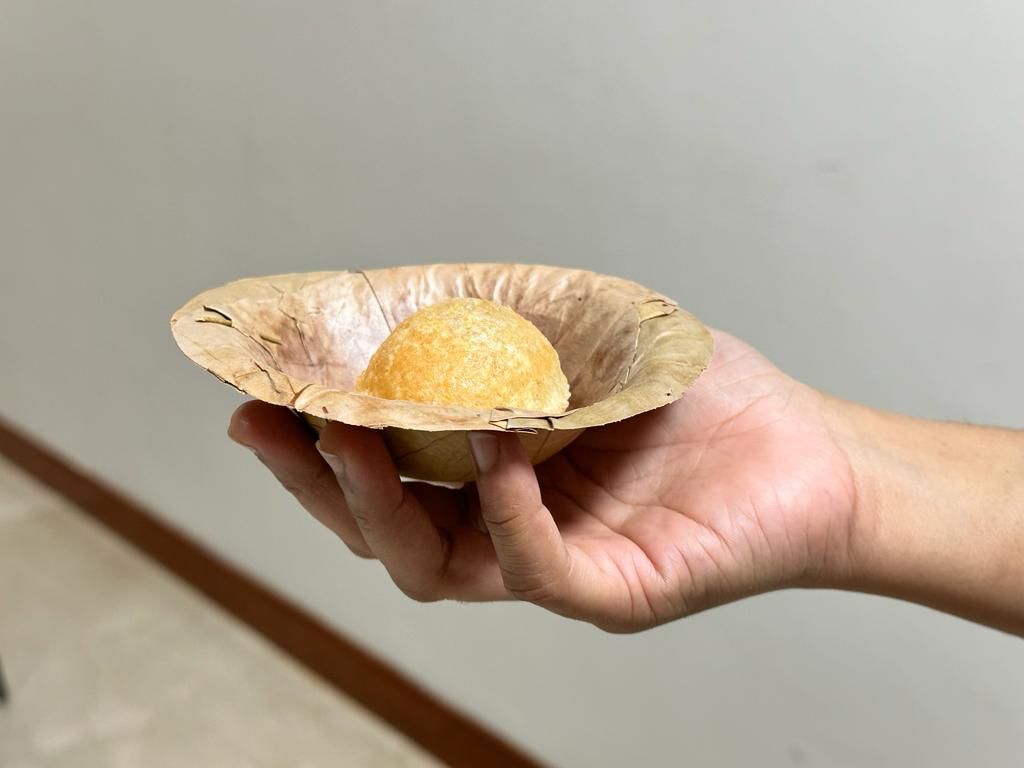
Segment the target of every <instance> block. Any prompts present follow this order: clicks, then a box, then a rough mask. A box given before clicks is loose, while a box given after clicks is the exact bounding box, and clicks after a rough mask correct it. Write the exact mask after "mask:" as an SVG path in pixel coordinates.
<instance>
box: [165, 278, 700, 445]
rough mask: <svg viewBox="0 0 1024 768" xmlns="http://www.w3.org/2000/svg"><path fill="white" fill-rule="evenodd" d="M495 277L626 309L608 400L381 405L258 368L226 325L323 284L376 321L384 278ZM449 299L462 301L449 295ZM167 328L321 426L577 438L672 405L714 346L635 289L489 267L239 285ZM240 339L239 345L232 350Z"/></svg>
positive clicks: (226, 373)
mask: <svg viewBox="0 0 1024 768" xmlns="http://www.w3.org/2000/svg"><path fill="white" fill-rule="evenodd" d="M496 272H497V273H499V274H501V275H502V277H503V278H504V279H517V278H524V279H525V276H527V275H528V274H530V273H534V274H536V273H543V274H544V275H545V276H547V277H550V278H553V279H556V278H565V277H571V278H573V279H581V280H585V281H590V282H592V283H594V284H595V285H600V286H601V288H602V290H601V296H602V297H603V298H604V299H605V300H609V299H614V300H616V301H621V302H622V306H623V307H625V306H626V305H627V304H631V305H633V306H634V307H635V311H636V320H635V323H636V343H635V345H634V353H633V360H632V361H631V363H630V364H629V366H627V368H626V373H625V379H624V380H622V381H619V382H617V383H616V384H615V385H614V388H613V389H614V391H613V392H612V394H610V395H609V396H607V397H605V398H603V399H601V400H598V401H597V402H594V403H590V404H588V405H582V406H579V407H577V408H573V409H570V410H568V411H566V412H564V413H558V414H551V413H539V412H534V411H525V410H520V409H514V408H492V409H473V408H464V407H459V406H442V405H432V404H427V403H416V402H410V401H403V400H385V399H383V398H378V397H373V396H371V395H366V394H361V393H358V392H353V391H349V390H344V389H339V388H335V387H327V386H324V385H322V384H319V383H317V382H310V381H302V380H300V379H298V378H296V377H295V376H292V375H289V374H287V373H285V372H284V371H281V370H278V369H277V368H275V367H273V366H268V365H264V364H261V363H260V362H259V361H258V360H257V359H256V358H255V357H253V356H252V354H246V353H245V350H244V347H245V344H247V343H253V342H255V343H256V344H259V345H260V346H263V342H261V340H260V339H254V338H253V336H252V335H251V334H249V333H247V332H246V331H245V330H244V329H242V328H240V327H238V326H237V325H235V323H234V320H233V318H232V317H231V311H230V307H231V305H232V304H233V303H234V302H237V301H240V300H243V299H245V300H253V299H264V298H265V299H271V298H275V297H278V298H279V297H280V296H281V295H283V294H287V293H289V292H297V291H301V290H303V289H304V288H307V287H309V286H311V285H314V284H316V283H319V282H321V281H324V280H333V279H339V278H342V277H344V276H352V278H354V279H361V280H365V281H366V282H367V284H368V285H369V287H370V289H371V293H372V294H373V297H374V298H375V299H377V302H378V309H379V311H381V313H382V314H386V313H385V309H384V307H383V306H381V305H380V299H379V298H377V294H376V291H374V290H373V286H374V281H375V280H376V281H378V283H379V281H380V280H381V279H382V278H385V277H386V279H392V280H393V279H396V278H400V277H401V276H402V275H403V274H407V275H409V276H412V275H416V276H417V277H418V278H424V277H425V279H431V280H437V281H440V283H441V284H442V285H445V287H446V288H447V287H448V286H447V284H446V282H445V281H446V280H452V281H453V282H452V283H451V285H452V286H456V282H455V281H456V280H457V279H459V277H460V276H469V277H473V276H475V275H477V274H481V275H482V274H488V275H492V274H494V273H496ZM457 287H458V290H461V291H465V290H467V289H466V285H465V283H462V284H459V285H458V286H457ZM450 295H452V296H456V295H472V294H462V293H459V292H455V293H451V294H450ZM484 298H486V297H484ZM513 309H515V307H513ZM170 324H171V332H172V334H173V336H174V340H175V342H176V343H177V345H178V347H179V348H180V349H181V351H182V352H183V353H184V354H185V355H186V356H187V357H188V358H189V359H190V360H192V361H193V362H194V363H196V364H197V365H199V366H200V367H201V368H204V369H205V370H207V371H208V372H210V373H211V374H213V375H214V376H216V377H217V378H218V379H220V380H221V381H223V382H225V383H227V384H229V385H230V386H232V387H234V388H235V389H237V390H239V391H240V392H243V393H244V394H247V395H249V396H251V397H253V398H256V399H258V400H263V401H265V402H268V403H272V404H275V405H281V406H285V407H288V408H291V409H292V410H294V411H297V412H300V413H303V414H306V415H308V416H312V417H315V418H319V419H324V420H326V421H340V422H344V423H347V424H353V425H357V426H366V427H373V428H385V427H394V428H399V429H412V430H421V431H431V432H433V431H468V430H497V431H526V432H535V431H546V430H579V429H585V428H588V427H593V426H600V425H603V424H609V423H612V422H616V421H621V420H623V419H627V418H630V417H631V416H635V415H638V414H640V413H644V412H646V411H649V410H653V409H655V408H658V407H661V406H664V405H668V404H669V403H672V402H674V401H676V400H678V399H679V398H680V397H682V396H683V394H684V393H685V392H686V391H687V390H688V389H689V388H690V386H691V385H692V384H693V382H694V381H696V379H697V377H698V376H700V374H701V373H702V372H703V371H704V370H705V369H706V368H707V366H708V364H709V363H710V360H711V355H712V352H713V346H714V341H713V338H712V336H711V333H710V331H709V330H708V329H707V328H706V327H705V326H704V325H703V324H702V323H701V322H700V321H699V320H698V319H697V318H696V317H695V316H694V315H693V314H691V313H690V312H687V311H686V310H684V309H682V308H681V307H680V306H679V305H678V304H677V303H676V302H674V301H673V300H671V299H669V298H667V297H666V296H664V295H662V294H660V293H657V292H655V291H653V290H651V289H649V288H646V287H645V286H643V285H640V284H639V283H635V282H633V281H630V280H626V279H624V278H620V277H615V276H612V275H605V274H601V273H598V272H593V271H590V270H584V269H573V268H569V267H554V266H548V265H544V264H517V263H498V262H495V263H490V262H484V263H438V264H427V265H409V266H399V267H386V268H380V269H368V270H336V271H318V272H298V273H283V274H274V275H266V276H258V277H246V278H242V279H239V280H233V281H231V282H229V283H226V284H223V285H220V286H217V287H214V288H210V289H208V290H205V291H202V292H201V293H199V294H197V295H196V296H194V297H193V298H192V299H190V300H189V301H188V302H186V303H185V304H184V305H182V306H181V307H180V308H179V309H178V310H177V311H175V312H174V314H173V315H172V317H171V321H170ZM389 327H390V324H389ZM224 328H228V329H231V330H232V331H237V332H238V333H239V334H240V337H239V338H238V340H237V343H231V342H226V341H225V337H224V331H223V329H224ZM227 338H228V339H230V338H232V337H231V336H228V337H227ZM242 338H244V339H247V340H248V341H247V342H242ZM264 340H266V339H265V337H264ZM264 349H266V347H265V346H264Z"/></svg>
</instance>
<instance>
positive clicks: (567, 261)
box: [0, 0, 1024, 766]
mask: <svg viewBox="0 0 1024 768" xmlns="http://www.w3.org/2000/svg"><path fill="white" fill-rule="evenodd" d="M1022 28H1024V6H1022V5H1021V4H1020V3H1015V2H1003V3H1000V2H976V3H969V4H968V3H960V2H936V1H935V0H932V1H931V2H861V3H831V4H826V3H822V2H810V1H809V0H808V1H806V2H797V1H796V0H788V1H786V2H771V3H769V2H752V1H748V2H732V3H716V2H710V1H707V2H664V3H657V2H638V3H621V2H616V3H612V2H594V1H593V0H591V1H590V2H554V3H542V2H530V1H524V2H487V1H483V0H472V1H470V0H462V1H460V2H452V1H441V0H433V1H432V2H412V1H411V0H410V1H409V2H382V1H381V0H372V1H370V0H365V1H363V2H354V1H351V0H350V1H346V2H313V1H307V2H302V3H284V2H269V1H265V2H251V1H250V2H241V1H239V2H226V1H223V0H221V1H217V2H207V1H205V0H204V1H203V2H197V1H193V0H190V1H189V2H173V3H172V2H151V3H138V2H134V1H132V2H115V1H113V0H104V1H103V2H81V3H79V2H60V3H58V2H39V1H38V0H0V254H2V256H0V259H2V261H0V270H2V272H0V276H2V279H0V369H2V375H0V410H2V413H3V414H4V416H6V417H9V418H13V419H14V420H15V421H17V422H18V423H20V424H21V425H23V426H25V427H27V428H30V429H31V430H33V431H34V432H35V433H37V434H39V435H41V436H42V437H44V438H45V439H46V440H48V441H50V442H51V443H52V444H53V445H55V446H57V447H59V448H60V449H62V450H63V451H65V452H66V453H68V454H69V455H70V456H72V457H74V458H75V459H76V460H77V461H79V462H81V463H82V464H83V465H85V466H87V467H88V468H90V469H92V470H95V471H98V472H99V473H100V474H101V475H103V476H105V477H108V478H110V479H112V480H114V481H115V482H117V483H118V484H120V485H121V486H123V487H124V488H126V489H128V490H129V491H130V492H131V493H133V494H134V495H136V496H137V497H139V498H141V499H142V500H144V501H145V502H146V503H147V504H149V505H150V506H151V507H153V508H154V509H156V511H157V512H158V513H159V514H161V515H162V516H164V517H165V518H166V519H168V520H171V521H173V522H174V523H176V524H177V525H180V526H182V527H183V528H185V529H187V530H188V531H189V532H191V533H192V534H194V535H196V536H198V537H200V538H201V539H202V540H203V541H204V542H206V543H207V544H209V545H211V546H212V547H213V548H215V549H216V550H217V551H219V552H221V553H222V554H224V555H225V556H227V557H229V558H230V559H231V560H233V561H235V562H237V563H239V564H241V565H243V566H244V567H246V568H247V569H249V570H250V571H252V572H253V573H255V574H257V575H258V576H259V577H261V578H263V579H265V580H267V581H268V582H270V583H272V584H273V585H275V586H276V587H277V588H279V589H280V590H282V591H284V592H286V593H287V594H289V595H291V596H292V597H294V598H296V599H297V600H299V601H301V602H302V603H304V604H305V605H307V606H309V607H310V608H311V609H312V610H314V611H316V612H317V613H318V614H320V615H322V616H323V617H325V618H327V619H328V620H329V621H331V622H332V623H334V624H335V625H337V626H338V627H340V628H342V629H343V630H344V631H345V632H347V633H349V634H350V635H352V636H354V637H356V638H358V639H359V640H360V641H361V642H363V643H365V644H367V645H368V646H370V647H371V648H372V649H374V651H376V652H377V653H379V654H381V655H383V656H385V657H386V658H388V659H389V660H391V661H392V662H394V663H395V664H397V665H398V666H400V667H401V668H403V669H404V670H406V671H408V672H409V673H410V674H412V675H414V676H415V677H416V678H417V679H419V680H420V681H422V682H424V683H425V684H426V685H428V686H429V687H430V688H431V689H433V690H434V691H436V692H438V693H439V694H440V695H442V696H443V697H445V698H446V699H449V700H450V701H452V702H454V703H456V704H457V705H458V706H460V707H461V708H463V709H465V710H467V711H469V712H471V713H472V714H474V715H475V716H477V717H479V718H481V719H482V720H484V721H486V722H487V723H489V724H490V725H492V726H493V727H494V728H496V729H497V730H499V731H501V732H503V733H505V734H507V735H508V736H509V737H510V738H512V739H514V740H515V741H516V742H517V743H519V744H522V745H524V746H526V747H527V748H529V749H531V750H533V751H534V752H536V753H537V754H538V755H540V756H542V757H544V758H546V759H547V760H549V761H551V762H552V763H555V764H558V765H564V766H619V765H626V764H628V765H633V766H664V765H672V764H685V765H701V766H704V765H709V766H751V765H758V766H784V765H800V764H807V765H826V766H853V765H872V766H904V765H910V764H921V765H923V764H928V765H933V766H962V765H968V764H971V765H986V766H1010V765H1019V759H1020V758H1019V756H1020V754H1021V753H1022V751H1024V728H1022V727H1021V726H1022V724H1024V723H1022V721H1024V647H1022V646H1021V644H1020V641H1019V640H1015V639H1012V638H1009V637H1006V636H1003V635H1000V634H998V633H996V632H993V631H990V630H987V629H983V628H979V627H975V626H972V625H969V624H967V623H965V622H961V621H959V620H956V619H952V618H948V617H945V616H941V615H938V614H935V613H932V612H930V611H927V610H925V609H921V608H917V607H914V606H909V605H905V604H901V603H897V602H894V601H888V600H884V599H880V598H871V597H866V596H860V595H849V594H841V593H830V592H817V593H808V592H788V593H780V594H774V595H769V596H764V597H759V598H755V599H751V600H747V601H744V602H742V603H739V604H736V605H733V606H729V607H726V608H722V609H717V610H714V611H711V612H709V613H707V614H704V615H700V616H697V617H694V618H692V619H690V620H687V621H683V622H677V623H675V624H674V625H671V626H667V627H663V628H661V629H658V630H655V631H652V632H648V633H645V634H641V635H637V636H630V637H614V636H607V635H603V634H601V633H599V632H598V631H596V630H593V629H591V628H589V627H587V626H584V625H579V624H575V623H571V622H567V621H564V620H561V619H558V618H554V617H551V616H548V615H545V614H544V613H542V612H541V611H540V610H536V609H533V608H532V607H530V606H525V605H496V606H461V605H455V604H440V605H427V606H424V605H418V604H414V603H412V602H410V601H408V600H407V599H405V598H404V597H403V596H402V595H401V594H400V593H399V592H398V591H397V590H396V589H394V588H393V587H392V586H391V585H390V583H389V582H388V581H387V579H386V578H385V577H384V574H383V572H382V569H381V568H380V567H379V566H378V565H377V564H375V563H367V562H362V561H358V560H356V559H355V558H353V557H351V556H350V555H349V554H348V553H347V551H345V550H344V548H343V547H342V546H341V545H340V544H339V543H337V542H336V541H335V540H333V539H332V538H331V537H330V536H328V535H327V534H325V533H324V532H322V531H321V530H320V529H319V528H317V526H316V525H315V523H314V522H313V521H312V520H310V519H308V518H307V517H306V516H305V515H304V514H302V513H301V512H300V510H299V509H297V507H296V506H295V504H294V503H293V502H292V501H291V500H290V499H289V498H287V497H286V495H285V493H284V492H283V491H281V490H279V489H278V488H277V487H276V486H275V485H274V483H273V481H272V480H271V479H270V478H269V477H268V476H267V475H266V473H265V472H264V471H263V470H262V468H261V467H259V465H258V464H257V463H256V462H255V461H254V460H253V459H252V457H251V456H249V454H248V453H247V452H245V451H242V450H239V449H237V448H236V447H234V446H233V445H231V444H230V443H229V442H228V441H227V439H226V438H225V436H224V429H225V425H226V423H227V418H228V415H229V413H230V411H231V409H232V407H233V406H234V405H235V404H236V403H237V402H238V401H239V398H238V396H237V395H236V394H235V393H233V392H232V391H231V390H230V389H228V388H227V387H224V386H221V385H219V384H218V383H217V382H216V381H215V380H214V379H212V378H210V377H208V376H206V375H203V374H202V373H201V372H200V371H199V370H197V369H195V368H194V367H193V366H191V365H190V364H189V363H188V362H187V361H186V360H185V359H184V358H183V357H181V355H180V354H179V353H178V352H177V350H176V348H175V347H174V346H173V343H172V341H171V337H170V333H169V331H168V327H167V319H168V317H169V315H170V313H171V312H172V310H173V309H175V308H176V307H177V306H178V305H179V304H181V303H183V302H184V301H185V300H186V299H187V298H189V297H190V296H191V295H192V294H194V293H196V292H198V291H199V290H202V289H204V288H207V287H210V286H212V285H215V284H218V283H221V282H224V281H227V280H229V279H232V278H235V277H239V276H243V275H252V274H263V273H271V272H281V271H300V270H307V269H323V268H349V267H351V268H360V267H370V266H382V265H388V264H399V263H412V262H430V261H456V260H514V261H540V262H548V263H555V264H563V265H570V266H584V267H588V268H592V269H596V270H601V271H606V272H611V273H615V274H619V275H622V276H625V277H629V278H633V279H636V280H638V281H641V282H644V283H647V284H650V285H652V286H653V287H656V288H659V289H661V290H663V291H664V292H666V293H668V294H670V295H672V296H674V297H675V298H677V299H678V300H679V301H680V302H681V303H683V304H684V305H685V306H686V307H688V308H690V309H692V310H693V311H695V312H696V313H697V314H698V315H699V316H700V317H702V318H703V319H704V320H705V321H707V322H709V323H711V324H714V325H718V326H720V327H723V328H726V329H729V330H731V331H733V332H735V333H737V334H739V335H740V336H743V337H745V338H746V339H748V340H750V341H751V342H753V343H754V344H756V345H757V346H759V347H760V348H761V349H762V350H763V351H764V352H766V353H767V354H768V355H769V356H770V357H772V358H773V359H774V360H775V361H776V362H778V363H779V364H780V365H781V366H782V367H784V368H785V369H787V370H788V371H790V372H791V373H793V374H794V375H796V376H798V377H800V378H802V379H803V380H805V381H807V382H809V383H811V384H813V385H815V386H818V387H821V388H823V389H826V390H828V391H831V392H835V393H838V394H841V395H844V396H847V397H851V398H856V399H859V400H862V401H865V402H868V403H870V404H873V405H877V406H882V407H888V408H893V409H898V410H902V411H905V412H909V413H914V414H919V415H925V416H932V417H941V418H949V419H957V420H962V419H967V420H972V421H980V422H994V423H1001V424H1006V425H1012V426H1022V425H1024V398H1022V397H1021V379H1022V375H1024V362H1022V356H1021V348H1022V327H1024V309H1022V305H1021V303H1020V301H1019V298H1018V297H1019V293H1020V289H1021V285H1022V281H1024V259H1022V256H1021V245H1022V242H1024V139H1022V136H1024V78H1022V74H1024V32H1022V31H1021V30H1022ZM968 535H969V532H968V531H965V536H968ZM40 567H45V564H43V563H41V564H40Z"/></svg>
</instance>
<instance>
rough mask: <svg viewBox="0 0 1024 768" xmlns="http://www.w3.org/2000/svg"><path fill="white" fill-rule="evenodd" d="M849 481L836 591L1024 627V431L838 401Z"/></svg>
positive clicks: (840, 440) (837, 433)
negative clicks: (844, 548)
mask: <svg viewBox="0 0 1024 768" xmlns="http://www.w3.org/2000/svg"><path fill="white" fill-rule="evenodd" d="M834 415H835V418H834V419H833V423H834V430H833V432H834V434H835V436H836V439H837V442H838V443H839V444H840V446H841V447H842V448H843V450H844V451H845V453H846V455H847V457H848V458H849V461H850V465H851V469H852V471H853V475H854V478H855V485H856V501H855V504H854V509H853V512H852V515H853V517H852V521H851V525H850V541H849V567H848V570H847V572H846V574H845V578H844V580H843V582H842V583H840V584H838V585H837V586H840V587H841V588H846V589H854V590H858V591H865V592H872V593H876V594H882V595H887V596H890V597H897V598H901V599H905V600H910V601H913V602H917V603H921V604H924V605H928V606H931V607H933V608H937V609H939V610H943V611H947V612H950V613H955V614H958V615H960V616H963V617H965V618H969V619H973V620H977V621H981V622H984V623H987V624H990V625H994V626H999V627H1001V628H1004V629H1009V630H1011V631H1017V632H1021V631H1022V630H1024V434H1021V433H1018V432H1013V431H1011V430H1004V429H995V428H983V427H973V426H968V425H962V424H951V423H945V422H936V421H927V420H922V419H914V418H910V417H906V416H900V415H896V414H891V413H885V412H882V411H877V410H873V409H870V408H866V407H863V406H859V405H856V404H853V403H845V402H841V401H840V402H837V403H836V404H835V410H834Z"/></svg>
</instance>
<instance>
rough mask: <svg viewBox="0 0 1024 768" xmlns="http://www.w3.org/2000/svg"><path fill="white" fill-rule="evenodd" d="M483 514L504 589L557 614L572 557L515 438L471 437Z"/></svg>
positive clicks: (564, 596)
mask: <svg viewBox="0 0 1024 768" xmlns="http://www.w3.org/2000/svg"><path fill="white" fill-rule="evenodd" d="M469 445H470V450H471V453H472V455H473V461H474V464H475V465H476V474H477V477H476V487H477V492H478V493H479V496H480V511H481V516H482V518H483V521H484V524H485V525H486V527H487V530H488V532H489V533H490V536H491V540H492V542H493V543H494V551H495V554H496V555H497V559H498V564H499V566H500V568H501V574H502V578H503V580H504V584H505V587H506V589H508V591H509V593H510V594H512V595H513V596H514V597H516V598H518V599H520V600H528V601H530V602H533V603H538V604H541V605H546V606H547V607H551V608H553V609H555V610H557V605H558V604H560V603H564V602H565V601H566V599H567V597H568V591H569V588H570V562H571V561H570V557H569V552H568V550H567V549H566V547H565V544H564V543H563V541H562V537H561V534H560V533H559V531H558V527H557V526H556V525H555V521H554V519H553V518H552V517H551V514H550V512H549V511H548V509H547V508H546V507H545V506H544V503H543V501H542V499H541V493H540V487H539V485H538V484H537V475H536V473H535V472H534V469H533V466H532V465H531V463H530V459H529V457H528V456H527V455H526V451H525V450H524V449H523V446H522V444H521V443H520V442H519V439H518V438H517V437H516V436H515V435H509V434H498V433H494V432H474V433H470V435H469Z"/></svg>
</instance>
